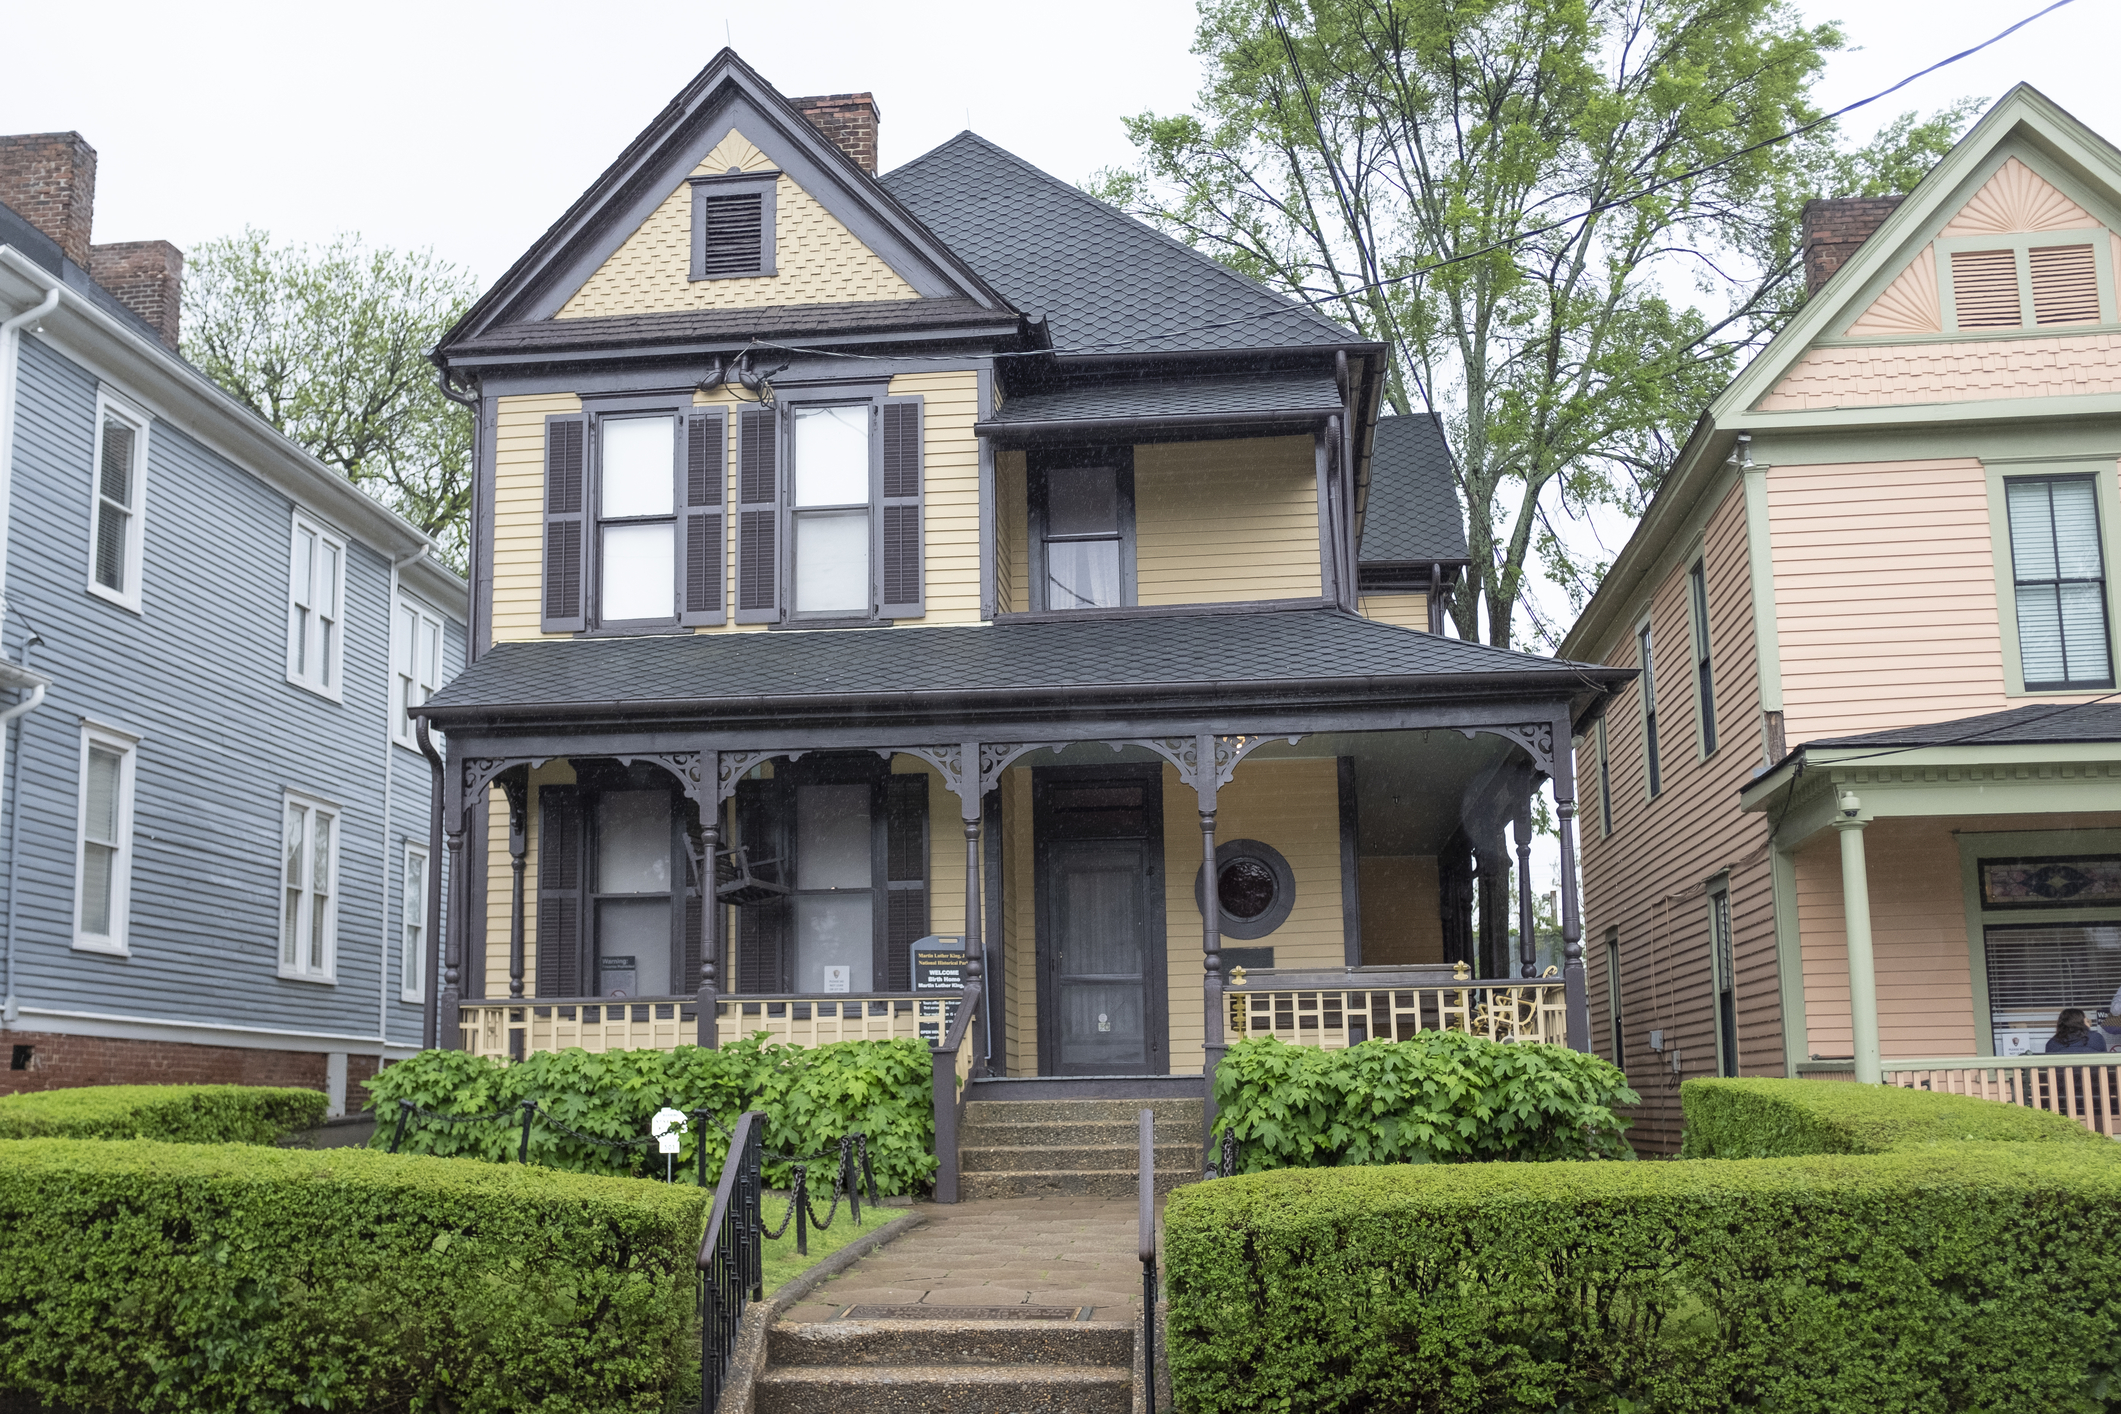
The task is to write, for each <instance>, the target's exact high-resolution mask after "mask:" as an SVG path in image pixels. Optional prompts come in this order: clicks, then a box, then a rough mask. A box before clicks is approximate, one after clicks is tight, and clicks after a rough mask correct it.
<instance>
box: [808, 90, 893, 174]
mask: <svg viewBox="0 0 2121 1414" xmlns="http://www.w3.org/2000/svg"><path fill="white" fill-rule="evenodd" d="M788 101H789V102H790V103H793V104H794V105H795V107H796V111H797V112H799V113H801V114H802V115H803V116H804V117H806V118H808V119H809V120H810V126H811V127H813V128H816V129H817V130H818V131H819V132H821V133H823V134H824V135H825V136H826V137H827V138H828V139H829V140H830V141H831V143H832V145H833V146H834V147H837V148H838V149H839V150H840V151H842V152H844V153H846V154H847V155H848V156H849V157H852V158H853V159H854V165H855V166H857V167H859V168H861V169H862V170H863V171H864V172H867V173H868V174H869V175H870V176H872V177H873V176H875V175H876V125H877V124H878V123H879V122H881V121H882V120H883V114H881V113H879V112H877V109H876V96H875V95H874V94H868V93H825V94H819V95H817V96H816V97H813V98H791V99H789V100H788Z"/></svg>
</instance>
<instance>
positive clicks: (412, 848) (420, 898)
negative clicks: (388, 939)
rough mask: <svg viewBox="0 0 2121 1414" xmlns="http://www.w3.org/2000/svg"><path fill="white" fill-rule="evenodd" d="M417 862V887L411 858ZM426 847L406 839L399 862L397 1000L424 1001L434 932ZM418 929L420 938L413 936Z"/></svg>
mask: <svg viewBox="0 0 2121 1414" xmlns="http://www.w3.org/2000/svg"><path fill="white" fill-rule="evenodd" d="M414 860H418V861H419V862H420V887H419V888H418V889H414V888H413V887H412V865H413V861H414ZM432 864H433V861H432V860H431V859H429V858H428V855H427V846H426V845H424V844H414V843H412V842H411V841H410V840H408V841H406V844H405V852H404V854H403V855H402V856H400V858H399V861H398V1000H400V1001H406V1002H424V1001H426V1000H427V958H428V955H429V954H430V953H432V952H433V951H434V932H433V929H432V928H431V927H429V920H428V917H427V896H428V895H427V889H428V874H427V870H428V868H429V867H430V866H431V865H432ZM415 929H417V930H418V931H419V937H418V938H417V939H415V938H414V936H413V932H414V930H415Z"/></svg>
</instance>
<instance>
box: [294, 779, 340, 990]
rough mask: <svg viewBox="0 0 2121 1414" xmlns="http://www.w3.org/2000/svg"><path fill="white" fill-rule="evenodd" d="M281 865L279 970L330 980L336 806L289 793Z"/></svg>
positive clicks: (335, 917) (336, 876)
mask: <svg viewBox="0 0 2121 1414" xmlns="http://www.w3.org/2000/svg"><path fill="white" fill-rule="evenodd" d="M284 818H285V828H284V832H283V837H282V843H281V851H280V852H281V869H280V975H281V976H282V977H299V978H302V979H304V980H306V981H313V982H329V981H331V980H333V970H334V966H335V963H336V957H335V951H336V944H337V938H336V934H337V929H338V916H339V882H338V881H339V809H338V807H337V806H335V805H331V804H329V803H327V802H325V801H323V800H320V799H318V798H316V797H315V796H306V795H295V794H291V793H290V794H289V795H288V796H287V798H286V802H285V817H284Z"/></svg>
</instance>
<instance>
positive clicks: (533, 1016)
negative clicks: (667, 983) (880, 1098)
mask: <svg viewBox="0 0 2121 1414" xmlns="http://www.w3.org/2000/svg"><path fill="white" fill-rule="evenodd" d="M957 1008H958V999H957V997H956V996H955V995H938V994H936V993H933V992H926V993H920V994H915V993H912V992H864V993H861V994H859V995H853V996H831V997H819V996H807V997H806V996H797V995H794V994H786V995H779V996H735V997H731V996H723V997H719V998H717V999H716V1001H715V1008H714V1010H715V1041H716V1044H717V1045H724V1046H726V1045H728V1044H729V1043H730V1042H732V1041H736V1040H739V1039H741V1038H743V1037H746V1036H751V1035H754V1034H756V1033H758V1032H760V1031H764V1032H766V1033H768V1034H769V1035H771V1036H772V1037H773V1039H774V1040H775V1041H778V1042H782V1043H784V1044H792V1045H797V1046H822V1045H826V1044H828V1043H830V1042H833V1041H888V1040H892V1039H895V1038H901V1037H903V1038H905V1039H908V1040H926V1041H928V1042H929V1043H931V1044H935V1043H938V1042H940V1041H941V1040H942V1039H943V1036H944V1033H945V1032H947V1030H948V1029H949V1025H950V1020H951V1018H952V1017H954V1016H955V1015H956V1012H957ZM458 1016H459V1018H460V1020H459V1025H461V1026H462V1027H463V1029H464V1038H465V1049H467V1050H469V1051H470V1052H471V1053H472V1054H474V1055H482V1056H491V1057H493V1058H495V1059H497V1060H521V1059H522V1058H523V1057H524V1056H526V1055H531V1054H534V1053H536V1052H539V1051H564V1050H566V1049H567V1048H568V1047H570V1046H579V1047H581V1048H582V1049H583V1050H585V1051H635V1050H655V1051H669V1050H675V1049H676V1048H677V1047H679V1046H689V1045H692V1044H693V1043H694V1042H695V1041H696V1040H697V1038H698V1036H699V1003H698V1001H697V1000H696V999H695V998H693V997H633V998H626V999H623V1000H619V999H614V998H610V997H550V998H546V997H538V998H529V997H518V998H512V999H510V1000H506V1001H490V1002H463V1003H460V1004H459V1007H458Z"/></svg>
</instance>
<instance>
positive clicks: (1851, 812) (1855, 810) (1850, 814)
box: [1841, 790, 1863, 820]
mask: <svg viewBox="0 0 2121 1414" xmlns="http://www.w3.org/2000/svg"><path fill="white" fill-rule="evenodd" d="M1862 810H1863V802H1862V801H1860V800H1858V799H1857V798H1856V792H1854V791H1852V790H1845V791H1843V792H1841V813H1842V815H1843V816H1844V817H1845V818H1847V819H1850V820H1853V819H1855V818H1856V816H1857V815H1858V814H1859V813H1860V812H1861V811H1862Z"/></svg>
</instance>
